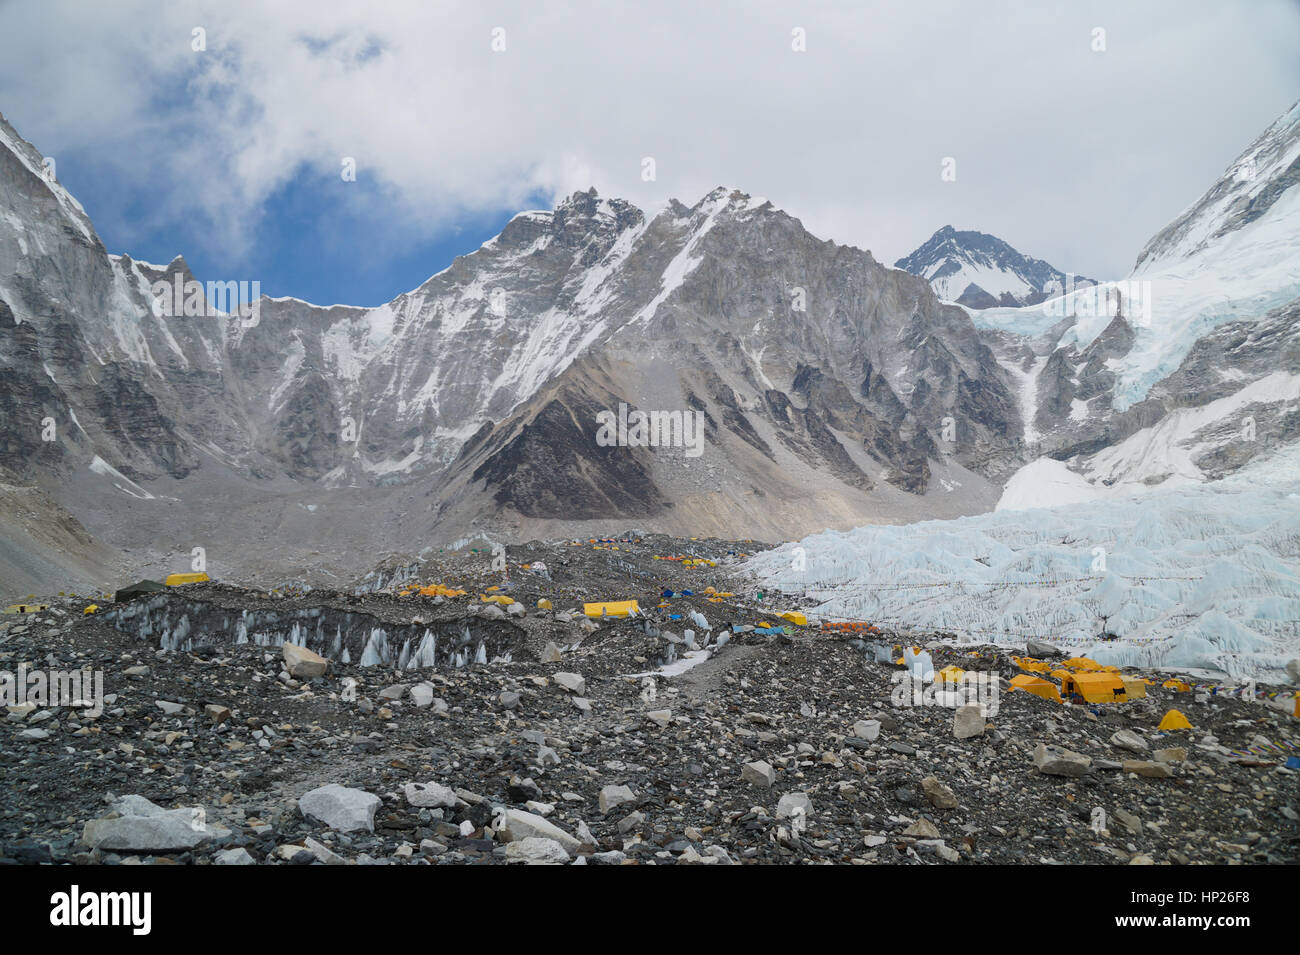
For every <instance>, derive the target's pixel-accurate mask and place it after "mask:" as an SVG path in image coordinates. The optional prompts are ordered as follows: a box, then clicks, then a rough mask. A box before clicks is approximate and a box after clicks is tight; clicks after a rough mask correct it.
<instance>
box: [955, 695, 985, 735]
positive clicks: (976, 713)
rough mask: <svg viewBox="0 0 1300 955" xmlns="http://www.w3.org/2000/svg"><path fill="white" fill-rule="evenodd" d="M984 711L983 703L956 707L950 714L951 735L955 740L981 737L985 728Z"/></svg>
mask: <svg viewBox="0 0 1300 955" xmlns="http://www.w3.org/2000/svg"><path fill="white" fill-rule="evenodd" d="M987 725H988V723H987V717H986V710H985V708H984V704H983V703H966V704H963V705H962V706H959V707H957V710H956V712H954V713H953V714H952V735H953V736H955V737H956V738H957V739H969V738H970V737H972V736H983V735H984V730H985V728H986V727H987Z"/></svg>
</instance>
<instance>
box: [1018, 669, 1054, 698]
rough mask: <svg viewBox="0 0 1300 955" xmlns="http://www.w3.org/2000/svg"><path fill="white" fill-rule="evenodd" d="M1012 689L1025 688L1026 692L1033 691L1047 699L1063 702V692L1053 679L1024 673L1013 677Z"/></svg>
mask: <svg viewBox="0 0 1300 955" xmlns="http://www.w3.org/2000/svg"><path fill="white" fill-rule="evenodd" d="M1010 686H1011V690H1010V691H1008V692H1012V691H1015V690H1024V691H1025V692H1026V693H1032V694H1033V695H1034V696H1041V697H1042V698H1043V699H1045V700H1055V701H1056V702H1057V703H1060V702H1061V693H1060V691H1059V690H1058V689H1057V688H1056V684H1055V683H1053V682H1052V681H1051V680H1044V679H1043V678H1042V677H1038V676H1029V675H1028V674H1025V673H1022V674H1020V675H1019V676H1013V677H1012V678H1011V683H1010Z"/></svg>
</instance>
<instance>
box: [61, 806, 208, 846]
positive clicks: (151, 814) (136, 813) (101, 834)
mask: <svg viewBox="0 0 1300 955" xmlns="http://www.w3.org/2000/svg"><path fill="white" fill-rule="evenodd" d="M224 835H229V832H228V830H225V829H222V828H220V827H217V826H209V825H208V824H207V821H206V817H205V815H204V813H203V810H201V809H198V808H193V809H190V808H180V809H163V808H162V807H161V806H156V805H154V804H153V803H151V802H150V801H149V800H148V799H145V798H144V797H143V796H122V797H120V798H118V799H116V800H114V801H113V803H112V805H111V807H110V813H109V815H107V816H104V817H102V818H100V819H92V820H91V821H90V822H88V823H86V827H85V829H84V830H83V831H82V834H81V839H82V841H83V842H85V843H86V845H88V846H90V847H91V848H92V849H108V850H112V851H115V852H168V851H171V850H175V849H192V848H194V847H195V846H197V845H199V844H200V843H203V842H206V841H207V840H209V839H212V838H214V837H217V836H224Z"/></svg>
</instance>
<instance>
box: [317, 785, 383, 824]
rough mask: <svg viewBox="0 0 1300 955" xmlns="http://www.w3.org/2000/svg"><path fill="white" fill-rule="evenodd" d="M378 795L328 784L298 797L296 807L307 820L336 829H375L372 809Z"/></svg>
mask: <svg viewBox="0 0 1300 955" xmlns="http://www.w3.org/2000/svg"><path fill="white" fill-rule="evenodd" d="M378 808H379V797H378V796H374V795H371V794H370V793H368V792H365V791H364V790H361V789H349V788H347V787H346V786H339V785H337V784H335V783H330V785H328V786H321V787H319V788H318V789H313V790H312V791H311V792H307V793H303V794H302V796H301V797H300V798H299V799H298V809H299V810H300V811H301V812H302V814H303V815H304V816H306V817H308V818H309V819H317V820H319V821H321V822H323V823H325V825H327V826H329V827H330V828H331V829H335V830H337V831H338V832H355V831H357V830H359V829H364V830H366V831H367V832H374V831H375V810H377V809H378Z"/></svg>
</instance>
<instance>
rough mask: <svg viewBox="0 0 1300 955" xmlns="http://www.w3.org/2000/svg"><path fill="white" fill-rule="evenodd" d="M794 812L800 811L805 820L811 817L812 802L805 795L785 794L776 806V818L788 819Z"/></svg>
mask: <svg viewBox="0 0 1300 955" xmlns="http://www.w3.org/2000/svg"><path fill="white" fill-rule="evenodd" d="M796 810H800V811H802V813H803V817H804V818H805V819H807V818H808V817H809V816H811V815H812V800H811V799H809V798H808V794H807V793H786V794H785V795H784V796H782V797H781V798H780V799H779V800H778V801H777V804H776V818H778V819H790V818H792V817H793V816H794V814H795V811H796Z"/></svg>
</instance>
